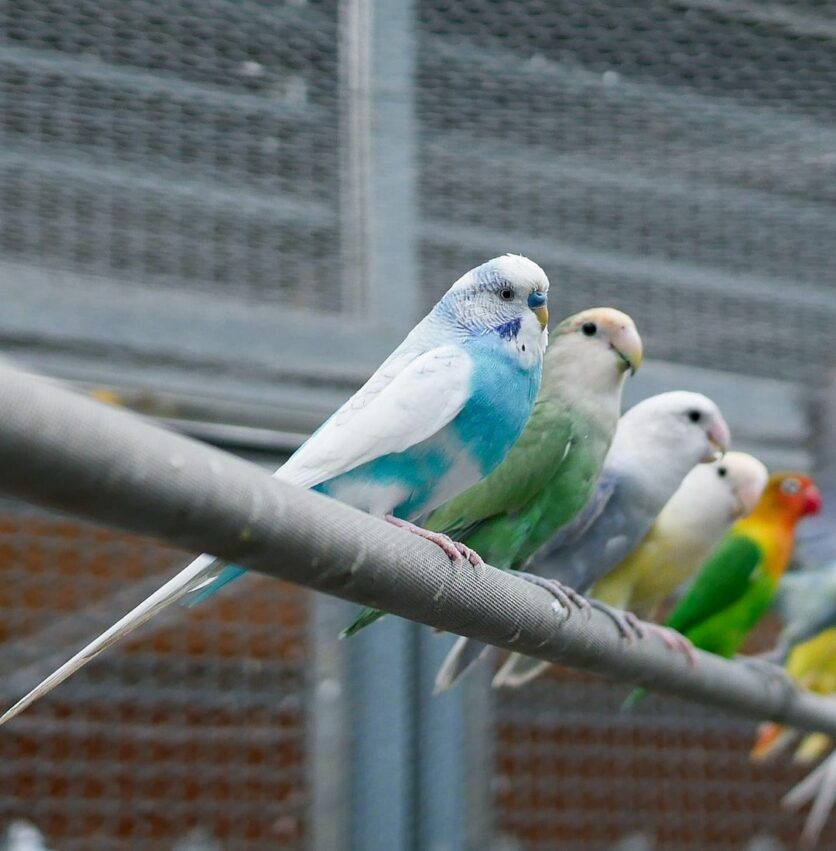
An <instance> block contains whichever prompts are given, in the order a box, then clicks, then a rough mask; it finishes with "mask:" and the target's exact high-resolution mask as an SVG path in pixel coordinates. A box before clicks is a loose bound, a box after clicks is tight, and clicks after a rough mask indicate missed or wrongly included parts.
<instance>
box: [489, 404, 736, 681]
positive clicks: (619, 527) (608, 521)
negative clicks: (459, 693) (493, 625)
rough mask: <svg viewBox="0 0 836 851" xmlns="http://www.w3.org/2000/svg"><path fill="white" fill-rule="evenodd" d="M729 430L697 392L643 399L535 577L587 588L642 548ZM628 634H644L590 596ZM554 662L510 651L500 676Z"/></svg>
mask: <svg viewBox="0 0 836 851" xmlns="http://www.w3.org/2000/svg"><path fill="white" fill-rule="evenodd" d="M730 440H731V436H730V433H729V428H728V426H727V425H726V422H725V420H724V419H723V416H722V414H721V413H720V411H719V409H718V408H717V406H716V405H715V404H714V402H712V401H711V400H710V399H708V398H707V397H705V396H703V395H701V394H699V393H687V392H684V391H675V392H671V393H661V394H659V395H658V396H652V397H650V398H649V399H645V400H644V401H642V402H640V403H639V404H638V405H636V406H635V407H633V408H632V409H630V410H629V411H628V412H627V413H626V414H624V416H623V417H622V418H621V420H620V421H619V424H618V429H617V430H616V433H615V439H614V440H613V444H612V447H611V449H610V451H609V454H608V455H607V459H606V461H605V463H604V470H603V473H602V475H601V479H600V481H599V484H598V487H597V488H596V491H595V494H594V496H593V498H592V500H591V501H590V502H589V503H588V504H587V505H586V507H585V508H584V509H583V510H582V511H581V512H580V514H578V516H577V517H576V518H575V519H574V520H573V521H572V522H571V523H569V524H567V526H566V527H564V529H563V530H562V531H560V532H559V533H558V534H557V536H556V537H555V538H553V539H552V540H551V541H550V542H549V543H548V544H547V545H546V546H545V547H544V548H543V550H542V551H541V552H540V553H538V554H537V555H536V556H535V558H534V560H533V564H534V569H535V570H536V574H537V576H539V577H540V578H539V579H537V578H536V577H535V576H534V575H530V576H529V578H530V579H531V580H532V581H537V582H538V584H542V585H543V586H544V587H546V588H547V589H549V586H550V584H551V582H552V581H554V580H557V581H558V582H559V583H561V585H568V586H570V587H572V588H574V589H576V590H577V591H580V592H585V591H586V590H588V589H589V588H590V587H592V585H594V584H595V582H597V581H598V580H599V579H601V578H602V577H603V576H605V575H606V574H607V573H609V571H611V570H613V569H614V568H615V567H617V566H618V565H619V564H621V563H622V562H623V561H624V559H625V558H626V557H627V556H628V555H629V554H630V553H631V552H632V551H633V550H634V549H635V548H636V547H637V546H638V545H639V543H640V542H641V540H642V539H643V538H644V536H645V535H646V534H647V532H648V530H649V529H650V527H651V526H652V525H653V522H654V521H655V520H656V518H657V516H658V515H659V512H660V511H661V510H662V509H663V508H664V506H665V504H666V503H667V502H668V500H669V499H670V498H671V497H672V496H673V494H674V493H675V492H676V490H677V488H678V487H679V486H680V484H682V480H683V479H684V478H685V476H686V475H687V474H688V472H689V471H690V470H691V469H692V468H693V467H694V466H695V465H696V464H698V463H700V462H710V461H714V460H715V459H716V457H717V455H718V453H722V452H724V451H725V450H726V448H727V447H728V444H729V442H730ZM591 603H592V605H594V606H596V607H598V608H601V609H602V610H603V611H604V612H606V613H607V614H608V615H609V616H610V617H611V618H612V619H613V620H615V622H616V624H617V625H618V627H619V629H620V631H621V632H622V634H623V635H625V637H627V636H629V635H630V634H631V631H632V630H635V631H639V633H640V634H641V632H640V629H639V628H638V627H636V626H635V625H636V624H637V621H636V620H635V619H633V618H630V617H628V618H626V619H625V618H624V617H623V616H621V615H620V614H618V613H617V612H616V611H615V610H613V609H611V608H610V607H609V606H606V605H605V604H602V603H599V602H596V601H594V600H593V601H591ZM548 667H549V665H548V663H546V662H541V661H539V660H537V659H530V658H529V657H526V656H521V655H520V654H517V653H512V654H511V656H509V658H508V661H507V662H506V663H505V665H503V667H502V668H501V669H500V671H499V672H498V674H497V675H496V677H495V679H494V684H495V685H496V686H512V687H514V686H519V685H522V684H523V683H526V682H528V681H529V680H531V679H534V677H536V676H538V675H539V674H540V673H542V672H543V671H544V670H546V668H548Z"/></svg>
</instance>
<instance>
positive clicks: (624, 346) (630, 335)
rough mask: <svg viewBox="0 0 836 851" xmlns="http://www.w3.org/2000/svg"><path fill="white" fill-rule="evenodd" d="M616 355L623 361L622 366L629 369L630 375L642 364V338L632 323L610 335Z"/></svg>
mask: <svg viewBox="0 0 836 851" xmlns="http://www.w3.org/2000/svg"><path fill="white" fill-rule="evenodd" d="M610 345H611V346H612V347H613V349H615V351H616V353H617V354H618V356H619V357H620V358H621V360H622V361H624V368H625V369H629V370H630V375H635V374H636V370H637V369H638V368H639V367H640V366H641V365H642V358H643V357H644V349H643V347H642V338H641V337H640V336H639V332H638V331H636V328H635V326H634V325H625V326H624V327H622V328H619V329H618V330H617V331H616V332H615V334H613V335H612V343H611V344H610Z"/></svg>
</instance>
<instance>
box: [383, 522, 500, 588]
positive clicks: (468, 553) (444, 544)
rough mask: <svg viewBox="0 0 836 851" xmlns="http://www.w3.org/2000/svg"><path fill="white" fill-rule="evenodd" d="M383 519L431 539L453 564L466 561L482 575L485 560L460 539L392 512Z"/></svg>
mask: <svg viewBox="0 0 836 851" xmlns="http://www.w3.org/2000/svg"><path fill="white" fill-rule="evenodd" d="M384 519H385V520H386V522H387V523H391V524H392V525H393V526H397V527H398V528H399V529H404V530H406V531H407V532H411V533H412V534H413V535H417V536H418V537H419V538H423V539H424V540H425V541H431V542H432V543H433V544H435V545H436V546H437V547H439V548H440V549H441V550H442V551H443V552H444V554H445V555H446V556H447V558H449V559H450V561H451V562H453V564H458V563H459V562H460V561H466V562H467V563H468V564H470V565H472V567H473V568H474V570H475V571H476V575H477V576H479V577H480V578H481V577H482V576H483V575H484V573H485V562H484V561H483V560H482V556H480V555H479V553H477V552H476V551H475V550H472V549H470V547H468V546H467V545H465V544H462V543H461V542H460V541H454V540H453V539H452V538H451V537H450V536H449V535H445V534H444V533H443V532H432V531H430V530H429V529H424V528H423V527H421V526H416V525H415V524H414V523H410V522H409V521H408V520H401V519H400V517H395V516H394V515H392V514H387V515H386V517H385V518H384Z"/></svg>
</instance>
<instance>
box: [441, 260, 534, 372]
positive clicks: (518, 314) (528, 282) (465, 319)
mask: <svg viewBox="0 0 836 851" xmlns="http://www.w3.org/2000/svg"><path fill="white" fill-rule="evenodd" d="M548 292H549V279H548V278H547V277H546V273H545V272H544V271H543V270H542V269H541V268H540V267H539V266H538V265H537V264H536V263H534V262H533V261H531V260H529V259H528V258H527V257H521V256H519V255H516V254H506V255H504V256H502V257H495V258H494V259H493V260H488V262H487V263H483V264H482V265H481V266H477V267H476V268H475V269H471V270H470V271H469V272H468V273H467V274H465V275H462V277H461V278H459V280H458V281H456V283H455V284H453V286H452V287H450V289H449V290H448V291H447V292H446V293H445V294H444V297H443V298H442V299H441V301H440V302H439V305H438V310H439V311H440V312H441V313H442V315H444V316H445V317H446V318H447V319H448V320H449V321H452V322H453V323H454V324H455V326H456V327H457V328H458V329H459V330H460V331H463V332H464V333H466V334H469V335H473V336H482V335H496V337H497V339H498V340H501V341H502V342H503V343H504V344H506V345H508V346H509V347H511V348H512V349H515V350H516V351H517V352H519V353H520V355H521V356H522V359H523V360H529V359H532V360H533V359H535V358H537V357H542V354H543V352H544V351H545V348H546V342H547V340H548V336H547V335H548V330H547V326H548V321H549V311H548Z"/></svg>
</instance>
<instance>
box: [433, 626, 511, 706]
mask: <svg viewBox="0 0 836 851" xmlns="http://www.w3.org/2000/svg"><path fill="white" fill-rule="evenodd" d="M495 649H496V648H494V647H491V646H490V644H482V642H481V641H475V640H474V639H472V638H465V637H464V636H462V637H461V638H459V640H458V641H457V642H456V643H455V644H454V645H453V647H452V649H451V650H450V652H449V653H448V654H447V658H446V659H445V660H444V661H443V662H442V663H441V667H440V668H439V669H438V673H437V674H436V676H435V688H434V689H433V694H441V693H442V692H445V691H447V689H448V688H450V686H452V685H453V684H454V683H457V682H458V681H459V680H460V679H461V678H462V677H463V676H464V675H465V674H466V673H467V672H468V671H472V670H473V668H474V666H475V665H476V663H477V662H478V661H479V660H480V659H486V658H488V657H489V656H490V655H491V651H493V650H495Z"/></svg>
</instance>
